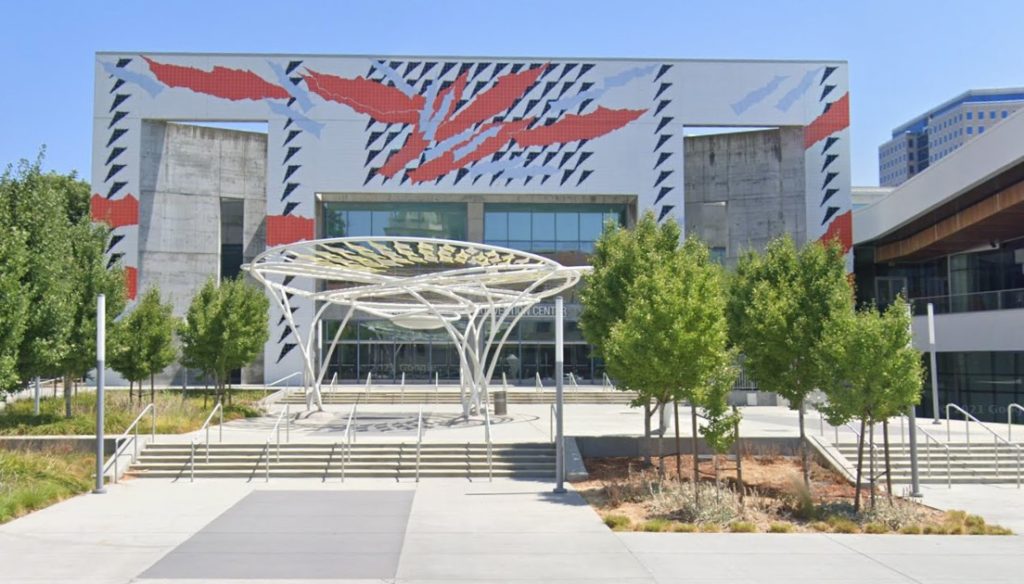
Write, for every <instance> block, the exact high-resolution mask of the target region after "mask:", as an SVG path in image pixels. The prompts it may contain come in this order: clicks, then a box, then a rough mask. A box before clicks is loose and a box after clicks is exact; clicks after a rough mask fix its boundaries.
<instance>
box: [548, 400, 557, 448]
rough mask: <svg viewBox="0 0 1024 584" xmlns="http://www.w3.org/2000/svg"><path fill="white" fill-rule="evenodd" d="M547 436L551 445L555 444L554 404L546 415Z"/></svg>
mask: <svg viewBox="0 0 1024 584" xmlns="http://www.w3.org/2000/svg"><path fill="white" fill-rule="evenodd" d="M548 435H549V437H550V439H551V443H552V444H554V443H555V404H551V408H549V415H548Z"/></svg>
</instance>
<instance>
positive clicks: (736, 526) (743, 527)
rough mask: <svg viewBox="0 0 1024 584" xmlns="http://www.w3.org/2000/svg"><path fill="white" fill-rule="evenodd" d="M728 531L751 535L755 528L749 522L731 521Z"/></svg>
mask: <svg viewBox="0 0 1024 584" xmlns="http://www.w3.org/2000/svg"><path fill="white" fill-rule="evenodd" d="M729 531H731V532H733V533H753V532H755V531H757V526H756V525H754V524H753V523H751V522H749V521H733V522H732V523H730V524H729Z"/></svg>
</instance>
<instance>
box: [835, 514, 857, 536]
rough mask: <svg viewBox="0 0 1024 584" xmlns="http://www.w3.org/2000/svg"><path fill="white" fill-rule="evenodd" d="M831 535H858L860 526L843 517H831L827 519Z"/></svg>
mask: <svg viewBox="0 0 1024 584" xmlns="http://www.w3.org/2000/svg"><path fill="white" fill-rule="evenodd" d="M828 524H829V525H830V526H831V527H832V532H833V533H860V526H858V525H857V524H856V523H854V522H853V521H851V520H849V519H847V518H845V517H837V516H835V515H833V516H832V517H829V518H828Z"/></svg>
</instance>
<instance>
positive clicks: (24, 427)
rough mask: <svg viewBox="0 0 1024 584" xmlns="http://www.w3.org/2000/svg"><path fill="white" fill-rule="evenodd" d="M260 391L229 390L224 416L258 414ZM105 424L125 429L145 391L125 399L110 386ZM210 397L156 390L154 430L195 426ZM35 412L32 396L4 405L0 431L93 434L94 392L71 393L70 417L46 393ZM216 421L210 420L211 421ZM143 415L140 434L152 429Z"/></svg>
mask: <svg viewBox="0 0 1024 584" xmlns="http://www.w3.org/2000/svg"><path fill="white" fill-rule="evenodd" d="M263 396H264V393H263V392H261V391H232V392H231V402H230V404H229V405H225V406H224V420H225V421H227V420H235V419H239V418H251V417H256V416H259V415H261V412H260V410H259V408H258V407H257V406H256V402H257V401H258V400H259V399H260V398H262V397H263ZM105 401H106V407H105V411H104V424H103V425H104V427H105V428H104V429H105V431H106V432H107V433H108V434H111V435H117V434H120V433H121V432H124V431H125V430H126V429H127V428H128V425H129V424H131V423H132V420H134V419H135V417H136V416H138V415H139V412H141V411H142V408H143V407H145V406H146V404H148V403H149V392H148V391H146V392H145V395H144V397H143V399H142V400H141V401H140V399H139V398H138V396H136V397H135V399H134V400H132V401H129V399H128V392H127V391H122V390H114V391H108V392H107V393H106V397H105ZM215 403H216V402H215V401H214V399H213V398H211V397H208V396H204V395H203V394H202V392H200V391H190V392H189V393H188V396H187V397H186V398H185V399H182V393H181V391H177V390H161V391H158V392H156V410H157V416H156V431H157V433H159V434H180V433H183V432H191V431H193V430H197V429H199V427H200V426H201V425H202V424H203V421H204V420H206V417H207V416H208V415H209V414H210V412H211V411H212V410H213V407H214V405H215ZM39 412H40V413H39V415H38V416H36V415H34V414H33V413H32V400H30V399H29V400H19V401H16V402H14V403H11V404H8V406H7V408H6V409H5V410H3V411H0V435H18V436H31V435H43V436H56V435H74V434H94V433H95V432H96V394H95V393H93V392H81V393H79V394H78V395H77V396H75V397H73V398H72V408H71V413H72V417H71V418H65V417H64V398H63V397H62V396H58V397H56V398H54V397H47V398H44V399H42V400H40V406H39ZM217 421H218V420H217V419H214V423H216V422H217ZM150 424H151V422H150V418H149V415H148V414H147V416H146V418H145V419H143V420H142V422H141V423H140V426H139V432H140V433H146V432H149V431H150Z"/></svg>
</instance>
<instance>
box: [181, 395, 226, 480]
mask: <svg viewBox="0 0 1024 584" xmlns="http://www.w3.org/2000/svg"><path fill="white" fill-rule="evenodd" d="M218 412H220V424H219V425H218V426H217V441H218V442H224V404H222V403H221V402H219V401H218V402H217V405H216V406H214V407H213V411H212V412H210V415H209V416H206V421H205V422H203V425H202V426H200V427H199V431H200V432H202V431H203V430H206V440H205V441H204V443H205V447H204V449H205V450H206V462H207V463H209V462H210V421H211V420H213V416H214V415H215V414H217V413H218ZM188 480H189V482H193V481H195V480H196V439H195V437H194V436H193V437H192V448H191V450H190V452H189V457H188Z"/></svg>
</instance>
